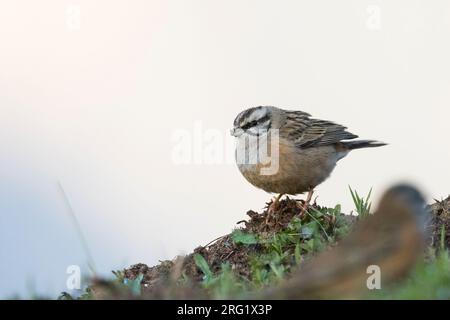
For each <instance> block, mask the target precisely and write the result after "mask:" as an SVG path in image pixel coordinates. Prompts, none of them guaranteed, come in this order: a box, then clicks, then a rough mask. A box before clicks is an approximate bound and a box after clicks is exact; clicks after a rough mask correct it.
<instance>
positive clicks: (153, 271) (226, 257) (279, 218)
mask: <svg viewBox="0 0 450 320" xmlns="http://www.w3.org/2000/svg"><path fill="white" fill-rule="evenodd" d="M271 203H272V202H269V203H266V207H265V209H264V211H263V212H262V213H258V212H255V211H253V210H250V211H248V212H247V216H248V219H247V220H242V221H239V222H237V228H239V229H240V230H242V231H243V232H248V233H252V234H258V235H260V236H261V237H263V238H266V237H269V236H271V235H272V234H275V233H278V232H280V231H282V230H285V229H286V228H287V227H288V225H289V223H290V222H291V220H292V219H293V218H294V217H296V216H299V214H300V213H301V207H300V206H299V204H301V205H303V200H296V199H291V198H289V197H287V198H286V199H283V200H281V201H280V202H279V204H278V206H277V208H276V209H275V211H274V212H273V213H272V214H271V215H270V217H269V218H268V215H269V210H268V208H269V206H270V205H271ZM311 206H312V207H315V208H316V209H320V207H319V206H318V205H317V204H316V203H314V204H312V205H311ZM345 218H346V220H348V221H347V222H348V223H349V224H352V223H353V221H354V220H355V216H348V215H346V216H345ZM266 220H267V221H266ZM262 250H263V248H262V247H261V245H259V244H255V245H241V244H236V243H234V242H233V241H232V239H231V233H230V234H227V235H224V236H222V237H220V238H217V239H215V240H213V241H211V242H210V243H209V244H207V245H205V246H199V247H197V248H196V249H194V251H193V252H192V253H191V254H189V255H187V256H185V257H177V258H175V259H174V260H172V261H171V260H165V261H161V262H160V264H159V265H156V266H154V267H148V266H147V265H145V264H142V263H139V264H135V265H132V266H131V267H129V268H128V269H125V270H124V274H125V277H126V278H128V279H135V278H136V277H137V276H139V274H143V275H144V278H143V280H142V282H141V283H142V285H143V288H144V291H147V292H148V293H150V292H152V291H153V293H154V291H155V290H154V289H156V288H160V287H161V286H164V284H167V281H170V279H171V278H172V279H173V278H177V276H174V275H173V273H174V269H176V265H177V264H181V267H180V268H181V273H184V274H185V275H186V276H187V277H188V278H189V279H191V281H193V282H194V285H195V283H199V282H200V281H201V280H202V279H203V273H202V272H201V270H200V269H199V268H198V267H197V265H196V263H195V262H194V254H196V253H199V254H201V255H202V256H203V257H204V258H205V260H206V261H207V262H208V265H209V266H210V269H211V271H212V272H213V273H217V272H219V271H220V268H221V265H222V263H224V262H228V263H229V264H230V266H231V269H232V270H233V271H234V273H235V274H236V275H238V276H240V277H244V278H246V279H249V280H251V275H250V265H249V262H250V261H249V260H250V257H251V256H252V255H255V254H258V253H262Z"/></svg>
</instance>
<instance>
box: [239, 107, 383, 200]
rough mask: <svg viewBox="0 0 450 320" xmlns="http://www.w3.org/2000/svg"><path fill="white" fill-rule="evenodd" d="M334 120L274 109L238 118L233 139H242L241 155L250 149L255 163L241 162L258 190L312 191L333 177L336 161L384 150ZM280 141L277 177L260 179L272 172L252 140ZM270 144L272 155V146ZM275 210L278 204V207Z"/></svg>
mask: <svg viewBox="0 0 450 320" xmlns="http://www.w3.org/2000/svg"><path fill="white" fill-rule="evenodd" d="M346 129H347V128H346V127H344V126H342V125H339V124H336V123H334V122H331V121H326V120H319V119H314V118H311V116H310V115H309V114H308V113H306V112H303V111H288V110H283V109H280V108H276V107H271V106H260V107H255V108H250V109H247V110H244V111H242V112H241V113H239V114H238V115H237V117H236V119H235V120H234V128H233V130H232V134H233V135H234V136H236V137H237V140H238V144H237V152H240V151H242V150H244V149H245V152H247V153H248V154H249V159H250V158H251V157H252V156H253V160H254V161H248V162H243V163H242V162H241V163H238V168H239V170H240V172H241V173H242V175H243V176H244V177H245V178H246V179H247V181H249V182H250V183H251V184H253V185H254V186H255V187H258V188H260V189H263V190H265V191H267V192H273V193H279V194H292V195H295V194H300V193H304V192H309V194H308V199H310V198H311V195H312V192H313V190H314V188H315V187H316V186H317V185H319V184H320V183H322V182H323V181H324V180H325V179H327V178H328V177H329V175H330V174H331V172H332V171H333V169H334V168H335V166H336V163H337V161H339V160H340V159H342V158H343V157H345V156H346V155H347V154H348V153H349V152H350V151H351V150H354V149H359V148H369V147H379V146H383V145H385V143H382V142H377V141H373V140H353V139H356V138H357V137H358V136H357V135H355V134H353V133H350V132H348V131H347V130H346ZM275 131H276V132H277V133H278V136H279V143H278V145H279V148H278V150H279V158H278V166H279V170H277V171H276V172H275V173H273V174H269V175H265V174H261V168H265V167H269V166H270V163H265V162H263V161H261V159H259V158H256V159H255V157H256V156H255V154H257V152H258V151H257V150H259V148H260V147H261V146H260V145H259V144H258V142H257V140H256V139H253V140H252V137H255V136H256V137H258V138H259V137H261V136H264V135H267V136H269V137H270V136H271V134H272V132H275ZM267 140H268V150H271V149H270V148H271V141H270V139H267ZM273 204H274V205H276V203H275V202H274V203H273Z"/></svg>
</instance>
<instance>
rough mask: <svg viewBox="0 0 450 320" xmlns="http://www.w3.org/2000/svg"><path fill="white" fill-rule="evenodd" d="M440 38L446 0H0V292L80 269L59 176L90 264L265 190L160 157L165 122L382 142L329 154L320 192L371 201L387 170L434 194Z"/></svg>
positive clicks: (145, 257) (144, 250) (244, 205)
mask: <svg viewBox="0 0 450 320" xmlns="http://www.w3.org/2000/svg"><path fill="white" fill-rule="evenodd" d="M78 12H79V16H78ZM78 17H79V19H78ZM449 39H450V3H449V2H448V1H446V0H441V1H439V0H434V1H425V0H423V1H411V0H403V1H392V0H390V1H387V0H385V1H374V0H371V1H366V0H353V1H350V0H345V1H333V0H328V1H263V0H252V1H248V0H227V1H211V0H192V1H188V0H178V1H174V0H161V1H156V0H153V1H144V0H140V1H137V0H135V1H124V0H122V1H113V0H107V1H106V0H102V1H88V0H83V1H82V0H79V1H75V0H74V1H61V0H53V1H50V0H45V1H44V0H42V1H32V0H29V1H24V0H9V1H8V0H4V1H2V2H1V3H0V153H1V157H0V297H3V298H4V297H9V296H11V295H13V294H21V295H22V296H28V295H30V294H31V293H33V292H37V293H43V294H48V295H50V296H52V297H55V296H56V294H57V293H58V292H60V291H62V290H67V289H66V288H65V281H66V276H67V275H66V273H65V272H66V268H67V266H69V265H73V264H75V265H80V266H81V267H82V268H83V270H85V273H84V275H85V276H88V275H89V274H88V273H87V271H86V256H85V254H84V252H83V250H82V247H81V244H80V241H79V238H78V237H77V234H76V231H75V228H74V226H73V224H72V223H71V220H70V217H69V215H68V213H67V210H66V208H65V206H64V202H63V199H62V197H61V194H60V193H59V192H58V189H57V182H58V181H60V182H61V184H62V185H63V186H64V188H65V190H66V193H67V195H68V197H69V198H70V201H71V203H72V206H73V209H74V211H75V213H76V215H77V217H78V220H79V222H80V224H81V226H82V229H83V231H84V234H85V236H86V239H87V241H88V243H89V246H90V249H91V251H92V254H93V256H94V259H95V262H96V265H97V269H98V271H99V272H100V273H101V274H104V275H109V273H110V270H114V269H120V268H122V267H125V266H127V265H129V264H133V263H137V262H144V263H147V264H149V265H153V264H156V263H157V261H158V260H162V259H171V258H173V257H174V256H175V255H177V254H180V253H186V252H189V251H191V250H192V249H193V248H195V247H197V246H198V245H201V244H206V243H207V242H209V240H211V239H213V238H216V237H217V236H220V235H223V234H225V233H228V232H229V231H230V230H231V229H232V228H233V227H234V226H235V223H236V222H237V221H239V220H242V219H244V218H246V216H245V212H246V211H247V210H249V209H254V210H259V209H261V208H262V207H263V205H264V203H265V202H266V201H268V200H269V199H270V195H269V194H266V193H265V192H263V191H261V190H258V189H256V188H254V187H253V186H251V185H249V184H248V183H247V182H246V181H245V180H244V178H243V177H242V176H241V175H240V173H239V171H238V170H237V168H236V167H235V165H234V164H230V163H223V164H216V165H204V164H197V165H196V164H191V165H176V164H175V163H174V162H173V159H172V151H173V147H174V141H173V140H172V135H173V134H174V132H176V131H177V130H183V129H184V130H187V131H188V132H191V133H192V134H193V132H194V127H195V125H196V123H197V124H198V123H199V124H201V126H202V127H203V129H204V130H208V129H215V130H219V131H220V132H222V133H223V137H224V139H225V137H228V132H229V129H230V128H231V126H232V121H233V119H234V117H235V116H236V114H237V113H238V112H239V111H241V110H242V109H243V108H246V107H250V106H256V105H275V106H279V107H286V108H292V109H300V110H303V111H307V112H309V113H311V114H313V115H314V116H315V117H318V118H324V119H328V120H333V121H336V122H338V123H341V124H345V125H346V126H348V127H349V129H350V131H352V132H354V133H356V134H359V135H360V136H361V137H362V138H369V139H378V140H382V141H386V142H388V143H390V145H389V146H388V147H383V148H379V149H370V150H361V151H355V152H354V153H352V154H350V155H349V156H348V157H347V158H345V159H344V160H342V161H341V162H340V163H339V164H338V167H337V168H336V170H335V171H334V173H333V174H332V177H331V178H330V179H329V180H327V181H326V182H325V183H323V184H322V185H321V186H319V187H318V188H317V195H318V196H319V199H318V201H319V202H320V203H321V204H324V205H334V204H336V203H341V204H342V205H343V206H344V208H345V209H346V210H348V211H349V210H350V209H352V205H351V198H350V195H349V192H348V189H347V186H348V185H351V186H353V187H354V188H356V189H357V190H358V191H360V192H361V193H366V192H367V191H368V190H369V189H370V188H371V187H372V186H373V187H374V201H376V200H377V199H378V198H379V196H380V195H381V193H382V192H383V190H384V189H385V188H386V187H387V186H389V185H390V184H392V183H394V182H397V181H404V180H407V181H412V182H415V183H417V184H418V185H419V186H420V187H421V188H422V190H424V191H425V192H426V194H427V196H428V197H429V199H430V200H431V198H433V197H434V198H441V197H445V196H447V195H448V194H449V193H450V174H449V170H448V166H449V163H450V148H449V138H450V137H449V128H448V124H449V117H450V111H449V110H450V109H449V107H450V90H449V89H450V59H449V57H450V42H449ZM205 139H207V137H205ZM204 143H205V144H206V145H209V147H211V142H210V141H209V142H208V141H205V142H204ZM217 145H218V146H219V147H223V148H224V149H223V150H225V147H224V146H223V145H222V144H220V143H218V144H217ZM217 145H214V146H217ZM227 150H228V149H227Z"/></svg>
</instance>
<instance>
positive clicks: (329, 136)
mask: <svg viewBox="0 0 450 320" xmlns="http://www.w3.org/2000/svg"><path fill="white" fill-rule="evenodd" d="M346 129H347V127H344V126H342V125H340V124H337V123H334V122H331V121H326V120H320V119H313V118H311V117H310V115H309V114H307V113H305V112H302V111H290V112H287V116H286V122H285V124H284V126H283V128H282V130H280V135H283V134H284V135H287V136H289V139H290V140H293V141H294V143H295V145H296V146H297V147H300V148H308V147H315V146H327V145H331V144H334V143H336V142H339V141H342V140H349V139H355V138H358V136H357V135H355V134H353V133H350V132H348V131H347V130H346Z"/></svg>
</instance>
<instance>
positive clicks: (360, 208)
mask: <svg viewBox="0 0 450 320" xmlns="http://www.w3.org/2000/svg"><path fill="white" fill-rule="evenodd" d="M348 189H349V190H350V194H351V196H352V199H353V203H354V205H355V209H356V212H357V213H358V217H360V218H361V219H364V218H366V217H367V216H369V214H370V209H371V207H372V203H371V202H370V196H371V195H372V188H371V189H370V191H369V193H368V194H367V196H366V197H365V198H364V197H361V196H360V195H359V194H358V192H357V191H356V190H352V188H351V187H350V186H348Z"/></svg>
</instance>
